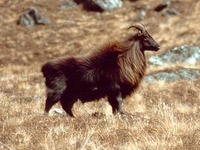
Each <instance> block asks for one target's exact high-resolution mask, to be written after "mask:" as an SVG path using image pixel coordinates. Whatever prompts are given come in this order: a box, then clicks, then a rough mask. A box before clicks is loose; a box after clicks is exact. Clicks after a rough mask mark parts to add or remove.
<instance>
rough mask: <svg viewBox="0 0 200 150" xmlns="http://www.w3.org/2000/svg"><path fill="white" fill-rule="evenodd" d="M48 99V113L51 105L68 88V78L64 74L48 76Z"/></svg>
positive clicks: (46, 105) (46, 107)
mask: <svg viewBox="0 0 200 150" xmlns="http://www.w3.org/2000/svg"><path fill="white" fill-rule="evenodd" d="M46 87H47V99H46V104H45V111H46V112H47V113H48V112H49V110H50V109H51V107H52V106H53V105H54V104H55V103H57V102H58V101H59V100H60V99H61V95H63V92H64V91H65V90H66V87H67V86H66V80H65V78H64V77H63V76H58V77H54V78H53V77H51V78H46Z"/></svg>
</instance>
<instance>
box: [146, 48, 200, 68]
mask: <svg viewBox="0 0 200 150" xmlns="http://www.w3.org/2000/svg"><path fill="white" fill-rule="evenodd" d="M197 62H200V48H199V47H197V46H190V45H182V46H178V47H175V48H173V49H172V50H169V51H167V52H165V53H163V54H161V55H156V56H151V57H150V58H149V59H148V63H149V64H151V65H158V66H162V65H169V64H174V63H186V64H190V65H191V64H196V63H197Z"/></svg>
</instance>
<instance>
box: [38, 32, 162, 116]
mask: <svg viewBox="0 0 200 150" xmlns="http://www.w3.org/2000/svg"><path fill="white" fill-rule="evenodd" d="M139 33H140V34H139ZM139 33H137V34H135V35H132V36H130V37H128V38H125V39H124V40H121V41H114V42H110V43H107V44H105V45H103V46H102V47H101V48H99V49H96V50H94V51H93V52H91V53H89V54H87V55H85V56H82V57H63V58H58V59H56V60H52V61H50V62H48V63H46V64H45V65H44V66H43V67H42V72H43V74H44V77H45V79H46V86H47V99H46V107H45V110H46V112H48V111H49V110H50V109H51V107H52V106H53V105H54V104H55V103H57V102H58V101H60V102H61V105H62V107H63V109H64V110H65V111H66V113H67V114H69V115H70V116H73V114H72V111H71V109H72V107H73V104H74V103H75V102H76V101H77V99H80V100H81V101H82V102H87V101H92V100H95V99H99V98H102V97H105V96H107V97H108V102H109V103H110V105H111V106H112V109H113V112H119V113H121V112H122V110H121V102H122V99H123V98H125V97H126V96H127V95H130V94H131V93H132V92H133V91H134V90H135V89H137V87H138V85H139V83H140V81H141V79H142V78H143V76H144V73H145V69H146V60H145V55H144V50H147V49H150V50H158V49H159V45H158V44H157V43H156V42H155V41H154V40H153V38H152V37H151V36H150V35H149V34H148V33H147V32H146V30H145V33H144V32H140V31H139ZM141 33H142V34H141ZM143 34H145V35H143ZM145 38H147V39H145ZM147 41H148V42H149V43H146V44H145V42H147Z"/></svg>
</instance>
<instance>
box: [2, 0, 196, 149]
mask: <svg viewBox="0 0 200 150" xmlns="http://www.w3.org/2000/svg"><path fill="white" fill-rule="evenodd" d="M50 2H51V3H50ZM145 2H146V1H145ZM145 2H144V1H137V2H135V3H138V4H140V3H145ZM149 2H152V5H156V3H158V1H154V0H149V1H147V3H149ZM60 3H64V0H63V1H62V0H60V1H53V0H50V1H49V5H47V4H46V1H45V0H44V1H35V2H33V1H29V0H25V1H19V0H18V1H17V0H16V1H13V2H11V1H3V2H0V5H1V6H2V7H1V9H0V12H1V14H2V17H0V20H1V21H0V26H1V28H0V33H1V37H0V53H1V56H0V63H1V65H0V89H1V92H0V103H1V107H0V149H3V150H4V149H5V150H17V149H20V150H21V149H30V150H32V149H34V150H35V149H40V150H60V149H69V150H71V149H80V150H85V149H89V150H90V149H94V150H104V149H109V150H110V149H119V150H124V149H126V150H145V149H148V150H155V149H158V150H169V149H178V150H188V149H191V150H199V149H200V139H199V137H200V101H199V99H200V95H199V92H200V80H198V81H196V82H189V81H184V80H183V81H177V82H174V83H165V82H161V81H159V82H155V83H152V84H147V83H142V85H141V87H140V88H139V89H138V91H137V92H136V93H135V94H134V95H132V96H130V97H129V98H127V99H126V100H125V101H124V103H123V110H124V112H125V115H123V116H119V115H116V116H113V115H112V113H111V107H110V106H109V104H108V103H107V102H106V100H104V99H102V100H101V101H96V102H91V103H86V104H82V103H81V102H77V103H76V104H75V106H74V108H73V112H74V114H75V116H76V118H69V117H67V116H66V115H58V114H51V115H50V116H46V115H44V114H43V111H44V102H45V86H44V81H43V78H42V74H41V73H40V66H41V64H42V63H44V62H45V61H47V60H49V59H50V58H55V57H57V56H61V55H63V54H65V53H66V54H79V53H85V52H86V51H87V49H88V48H89V47H92V45H95V43H96V42H97V41H98V44H99V43H100V42H105V41H106V40H107V39H109V38H110V36H113V37H119V35H124V33H123V29H124V28H126V27H127V26H128V25H129V24H130V23H131V19H133V17H134V16H135V15H136V13H135V12H134V11H132V9H133V4H135V3H132V4H131V3H129V2H125V5H124V8H122V9H119V10H116V11H115V13H108V12H106V13H103V14H100V13H94V12H85V11H82V12H81V13H80V11H81V6H80V7H79V6H78V7H75V8H73V9H71V10H61V9H60ZM30 5H33V6H37V8H39V9H40V10H42V12H43V14H44V15H45V16H46V17H47V18H50V20H52V21H53V22H52V24H51V25H48V26H38V27H34V28H24V27H20V26H17V25H16V24H15V22H16V20H17V18H18V17H19V14H20V13H21V12H22V11H23V9H24V8H26V7H28V6H30ZM173 6H174V7H177V6H179V8H177V9H178V10H179V11H180V12H181V13H182V14H181V16H176V17H171V18H164V17H162V16H161V15H156V14H154V13H152V14H151V16H154V17H153V18H152V17H151V16H149V18H148V19H146V20H143V21H141V23H143V24H145V25H147V26H148V29H149V31H150V33H152V34H153V37H154V38H155V39H156V40H157V41H158V42H159V43H161V46H162V49H161V52H162V51H164V50H167V49H168V48H170V47H174V46H176V45H179V44H197V45H198V38H199V35H198V31H199V23H200V21H199V15H200V12H199V10H200V2H197V1H189V0H188V1H185V2H182V4H181V5H179V3H178V2H177V1H174V5H173ZM191 8H194V9H193V10H194V12H190V10H191ZM2 12H3V13H2ZM3 18H7V19H5V20H4V19H3ZM158 20H159V21H158ZM153 25H156V28H155V27H153ZM113 29H117V30H113ZM107 33H109V34H107ZM161 33H162V34H161ZM86 44H87V45H86ZM148 55H152V53H148ZM180 66H184V64H180ZM170 67H176V66H167V68H170ZM189 67H191V68H199V65H195V66H189ZM159 69H163V68H156V67H152V66H151V67H149V69H148V73H150V72H152V71H156V70H159ZM54 107H59V108H60V105H59V104H57V105H56V106H54Z"/></svg>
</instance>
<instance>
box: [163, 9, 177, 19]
mask: <svg viewBox="0 0 200 150" xmlns="http://www.w3.org/2000/svg"><path fill="white" fill-rule="evenodd" d="M162 15H163V16H164V17H170V16H177V15H179V12H177V11H176V10H175V9H167V10H165V11H164V12H163V13H162Z"/></svg>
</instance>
